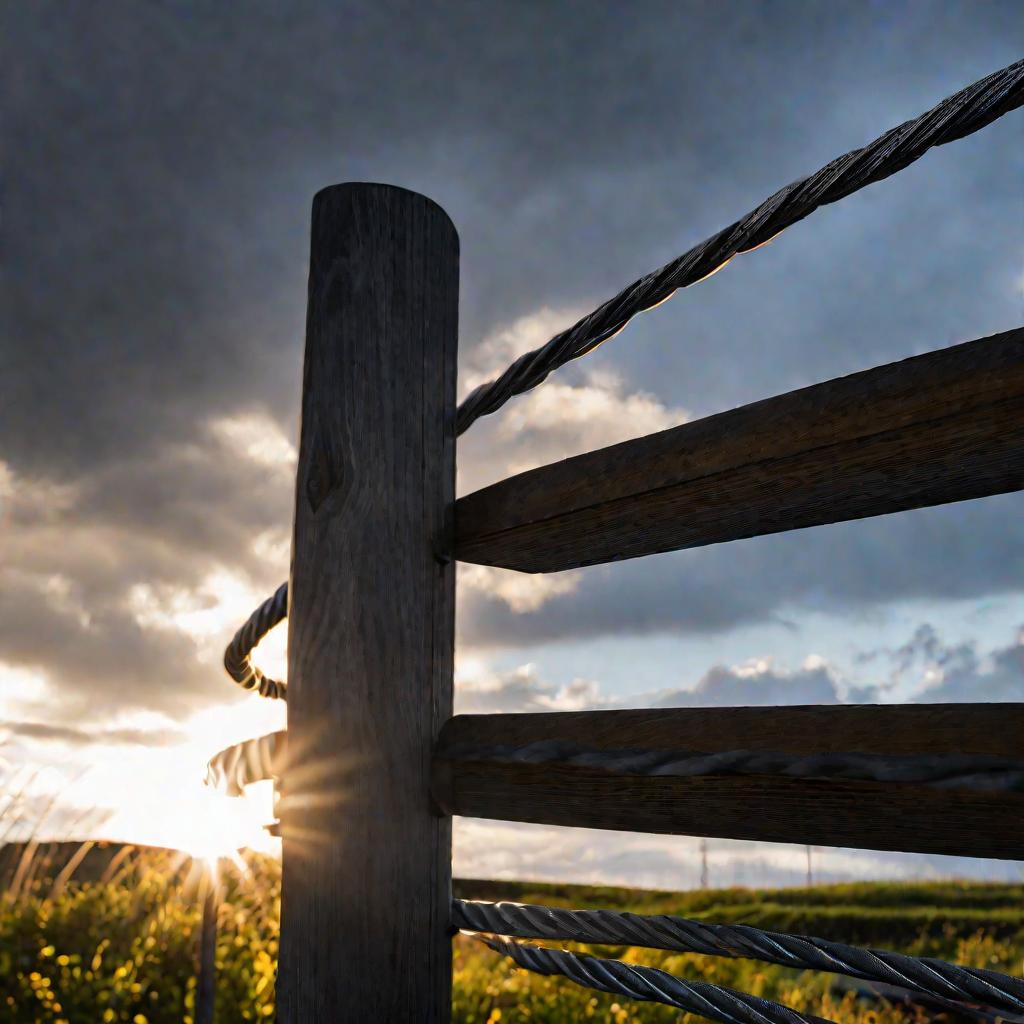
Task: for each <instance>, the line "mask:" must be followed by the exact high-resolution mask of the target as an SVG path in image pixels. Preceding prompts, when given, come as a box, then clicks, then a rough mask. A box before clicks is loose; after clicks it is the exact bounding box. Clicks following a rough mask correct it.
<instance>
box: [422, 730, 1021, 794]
mask: <svg viewBox="0 0 1024 1024" xmlns="http://www.w3.org/2000/svg"><path fill="white" fill-rule="evenodd" d="M438 756H439V757H442V758H444V759H446V760H450V761H491V762H496V763H499V764H531V765H571V766H574V767H579V768H595V769H597V770H599V771H604V772H608V773H610V774H612V775H642V776H650V777H657V776H672V777H681V778H696V777H699V776H709V775H774V776H783V777H785V778H792V779H850V780H855V781H862V782H885V783H914V784H917V785H926V786H933V787H936V788H939V789H972V790H984V791H986V792H1021V791H1024V761H1019V760H1016V761H1015V760H1012V759H1010V758H1003V757H992V756H989V755H985V754H863V753H856V752H851V753H825V754H792V753H786V752H783V751H772V750H768V751H765V750H725V751H721V752H719V753H715V754H708V753H703V752H700V751H690V750H587V749H584V748H582V747H578V746H576V745H575V744H572V743H564V742H562V741H560V740H540V741H538V742H536V743H527V744H524V745H523V746H493V747H473V746H469V745H458V746H453V747H450V748H448V749H446V750H442V751H440V752H439V754H438Z"/></svg>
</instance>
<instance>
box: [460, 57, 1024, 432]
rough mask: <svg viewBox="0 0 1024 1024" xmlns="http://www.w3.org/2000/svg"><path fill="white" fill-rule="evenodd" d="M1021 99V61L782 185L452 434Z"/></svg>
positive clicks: (576, 334) (519, 377) (575, 330)
mask: <svg viewBox="0 0 1024 1024" xmlns="http://www.w3.org/2000/svg"><path fill="white" fill-rule="evenodd" d="M1022 104H1024V61H1018V62H1017V63H1015V64H1011V65H1010V66H1009V67H1006V68H1003V69H1002V70H1001V71H996V72H994V73H993V74H991V75H988V76H987V77H985V78H982V79H981V80H980V81H977V82H975V83H974V84H973V85H969V86H967V88H965V89H961V90H960V92H958V93H955V94H954V95H953V96H950V97H948V98H947V99H944V100H943V101H942V102H941V103H939V104H937V105H936V106H934V107H932V109H931V110H929V111H927V113H924V114H922V115H921V116H920V117H917V118H915V119H913V120H911V121H906V122H904V123H903V124H901V125H898V126H897V127H896V128H891V129H890V130H889V131H887V132H886V133H885V134H884V135H881V136H879V137H878V138H877V139H875V141H874V142H872V143H869V144H868V145H867V146H864V147H863V148H861V149H855V150H852V151H851V152H849V153H847V154H846V155H845V156H840V157H837V158H836V159H835V160H833V161H832V162H831V163H829V164H826V165H825V166H824V167H822V168H821V170H819V171H816V172H815V173H814V174H812V175H810V176H809V177H806V178H802V179H801V180H799V181H795V182H793V183H792V184H790V185H787V186H786V187H785V188H782V189H779V191H778V192H776V193H775V194H774V195H773V196H770V197H769V198H768V199H766V200H765V201H764V202H763V203H762V204H761V205H760V206H759V207H757V209H755V210H753V211H751V212H750V213H748V214H747V215H746V216H745V217H742V218H741V219H740V220H738V221H736V222H735V223H734V224H730V225H729V226H728V227H727V228H723V229H722V230H721V231H719V232H718V234H716V235H712V236H711V237H710V238H707V239H705V240H704V241H703V242H701V243H700V244H699V245H695V246H694V247H693V248H692V249H690V250H689V251H688V252H686V253H684V254H683V255H682V256H680V257H678V259H675V260H673V261H672V262H671V263H667V264H666V265H665V266H663V267H662V268H661V269H660V270H656V271H654V272H653V273H650V274H648V275H647V276H646V277H642V278H640V280H639V281H634V282H633V284H631V285H629V286H628V287H627V288H625V289H623V290H622V291H621V292H619V294H618V295H616V296H614V297H613V298H611V299H609V300H608V301H607V302H605V303H604V304H603V305H601V306H599V307H598V308H597V309H596V310H595V311H594V312H593V313H590V314H588V315H587V316H585V317H583V319H582V320H580V321H578V322H577V323H576V324H574V325H573V326H572V327H570V328H568V329H567V330H564V331H562V332H561V333H560V334H556V335H555V336H554V337H553V338H552V339H551V340H550V341H548V342H547V343H546V344H545V345H543V346H542V347H541V348H538V349H535V350H534V351H532V352H527V353H525V354H524V355H522V356H520V357H519V358H518V359H516V360H515V362H513V363H512V365H511V366H510V367H509V368H508V369H507V370H506V371H505V372H504V373H503V374H501V376H500V377H497V378H496V379H494V380H492V381H489V382H487V383H485V384H481V385H480V386H479V387H478V388H476V390H474V391H473V392H471V393H470V394H469V395H468V396H467V397H466V398H465V399H464V400H463V402H462V404H461V405H460V406H459V409H458V414H457V417H456V430H457V432H458V433H459V434H461V433H463V432H464V431H465V430H467V429H468V428H469V427H470V426H471V425H472V424H473V423H474V422H475V421H476V420H478V419H479V418H480V417H481V416H486V415H488V414H489V413H492V412H495V411H496V410H498V409H500V408H501V406H503V405H504V404H505V403H506V402H507V401H508V400H509V399H510V398H511V397H512V396H513V395H519V394H522V393H523V392H524V391H529V390H530V389H531V388H535V387H537V385H538V384H540V383H541V382H542V381H544V379H545V378H546V377H547V376H548V374H549V373H551V372H552V371H553V370H556V369H557V368H558V367H560V366H562V365H563V364H565V363H567V362H569V361H570V360H572V359H578V358H579V357H580V356H583V355H586V354H587V353H588V352H590V351H592V350H593V349H595V348H597V346H598V345H600V344H601V343H602V342H604V341H607V340H608V339H609V338H611V337H613V336H614V335H615V334H618V332H619V331H621V330H622V329H623V327H625V326H626V324H627V323H628V322H629V321H630V320H631V319H632V318H633V317H634V316H636V314H637V313H641V312H643V311H644V310H647V309H651V308H652V307H654V306H656V305H658V304H659V303H660V302H664V301H665V299H667V298H669V296H671V295H672V294H673V292H675V291H676V290H677V289H679V288H685V287H687V286H688V285H691V284H696V283H697V282H698V281H701V280H703V279H704V278H705V277H708V276H709V275H710V274H712V273H714V272H715V271H716V270H718V269H720V268H721V267H723V266H725V264H726V263H728V262H729V260H731V259H732V258H733V256H736V255H737V254H738V253H742V252H749V251H750V250H751V249H755V248H757V246H759V245H763V244H765V243H766V242H768V241H770V240H771V239H772V238H774V237H775V235H777V234H778V233H779V232H780V231H782V230H784V229H785V228H787V227H790V226H791V225H792V224H796V223H797V221H800V220H803V218H804V217H806V216H808V214H811V213H813V212H814V211H815V210H816V209H818V207H819V206H825V205H827V204H829V203H834V202H836V201H837V200H839V199H842V198H843V197H844V196H848V195H850V194H851V193H853V192H856V191H858V190H859V189H862V188H864V187H865V186H866V185H870V184H873V183H874V182H876V181H881V180H882V179H884V178H887V177H889V176H890V175H892V174H895V173H896V172H897V171H901V170H903V168H904V167H907V166H909V165H910V164H912V163H913V162H914V161H915V160H918V159H919V158H920V157H922V156H923V155H924V154H925V153H926V152H927V151H928V150H929V149H931V148H932V147H933V146H943V145H945V144H946V143H947V142H953V141H955V140H956V139H962V138H964V137H965V136H967V135H971V134H972V133H974V132H976V131H978V130H979V129H980V128H984V127H985V126H986V125H988V124H991V123H992V122H993V121H995V120H997V119H998V118H1000V117H1002V116H1003V114H1006V113H1008V112H1009V111H1011V110H1015V109H1016V108H1017V107H1019V106H1021V105H1022Z"/></svg>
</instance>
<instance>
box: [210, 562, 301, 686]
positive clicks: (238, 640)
mask: <svg viewBox="0 0 1024 1024" xmlns="http://www.w3.org/2000/svg"><path fill="white" fill-rule="evenodd" d="M287 615H288V584H287V582H285V583H282V584H281V586H279V587H278V588H277V590H275V591H274V593H273V595H271V596H270V597H268V598H267V600H266V601H264V602H263V604H261V605H260V606H259V608H257V609H256V611H254V612H253V613H252V615H250V616H249V618H248V619H246V621H245V625H243V626H242V628H241V629H240V630H239V631H238V632H237V633H236V634H235V635H234V636H233V637H232V638H231V643H229V644H228V646H227V650H225V651H224V668H225V670H226V671H227V674H228V675H229V676H231V678H232V679H234V681H235V682H236V683H238V685H239V686H241V687H243V688H244V689H246V690H258V691H259V695H260V696H261V697H270V698H271V699H272V700H287V697H288V684H287V683H283V682H280V681H279V680H277V679H271V678H270V677H269V676H265V675H264V674H263V673H262V672H261V671H260V670H259V669H258V668H257V667H256V666H255V665H254V664H253V663H252V657H251V655H252V652H253V649H254V648H255V647H256V645H257V644H258V643H259V642H260V640H261V639H263V637H265V636H266V635H267V633H269V632H270V631H271V630H272V629H273V628H274V627H275V626H276V625H277V624H278V623H279V622H281V621H282V620H283V619H285V618H286V617H287Z"/></svg>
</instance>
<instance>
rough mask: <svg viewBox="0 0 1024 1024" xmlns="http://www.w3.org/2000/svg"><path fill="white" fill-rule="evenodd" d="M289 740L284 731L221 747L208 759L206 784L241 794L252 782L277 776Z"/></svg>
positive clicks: (228, 792) (232, 793)
mask: <svg viewBox="0 0 1024 1024" xmlns="http://www.w3.org/2000/svg"><path fill="white" fill-rule="evenodd" d="M287 742H288V733H287V732H286V731H284V730H281V731H280V732H272V733H268V734H267V735H266V736H258V737H257V738H256V739H252V740H245V741H244V742H242V743H236V744H235V745H234V746H231V747H228V748H227V749H225V750H222V751H221V752H220V753H219V754H216V755H215V756H214V757H212V758H210V760H209V761H208V762H207V765H206V780H205V781H206V785H208V786H214V787H216V788H217V789H223V790H224V791H225V792H226V793H227V795H228V796H241V795H242V790H243V789H244V788H245V787H246V786H248V785H250V784H251V783H253V782H262V781H263V780H264V779H273V778H277V776H278V774H279V771H280V764H281V760H282V758H283V756H284V751H285V749H286V745H287Z"/></svg>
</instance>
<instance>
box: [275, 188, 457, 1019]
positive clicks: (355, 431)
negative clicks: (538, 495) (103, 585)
mask: <svg viewBox="0 0 1024 1024" xmlns="http://www.w3.org/2000/svg"><path fill="white" fill-rule="evenodd" d="M457 330H458V236H457V234H456V232H455V229H454V227H453V226H452V223H451V221H450V220H449V219H448V217H447V215H446V214H445V213H444V211H443V210H441V209H440V207H438V206H437V205H436V204H434V203H433V202H431V201H430V200H428V199H426V198H425V197H423V196H420V195H417V194H415V193H413V192H407V191H405V190H403V189H398V188H392V187H389V186H386V185H374V184H347V185H336V186H333V187H331V188H327V189H324V190H323V191H322V192H320V193H319V194H318V195H317V196H316V198H315V199H314V201H313V228H312V245H311V254H310V270H309V307H308V313H307V321H306V356H305V369H304V374H303V391H302V429H301V440H300V446H299V466H298V476H297V481H296V497H295V534H294V547H293V551H292V573H291V591H290V606H289V615H288V623H289V635H288V645H289V647H288V649H289V656H288V687H289V689H288V735H289V751H290V753H289V765H288V769H287V772H286V775H285V789H284V794H285V795H284V799H283V800H282V805H283V806H282V814H281V820H282V833H283V837H284V882H283V893H282V928H281V950H280V965H279V976H278V1019H279V1020H280V1021H281V1022H282V1024H316V1022H327V1021H381V1022H383V1021H387V1022H389V1024H399V1022H404V1021H409V1022H412V1021H416V1022H417V1024H422V1022H425V1021H437V1022H442V1021H443V1022H445V1024H447V1022H448V1020H449V1019H450V1002H451V944H450V938H449V935H448V931H447V928H448V916H449V900H450V888H451V832H450V825H449V821H448V820H446V819H444V818H442V817H440V816H438V815H437V814H436V813H435V811H434V809H433V808H432V806H431V803H430V798H429V773H430V752H431V747H432V745H433V742H434V740H435V738H436V736H437V733H438V731H439V729H440V727H441V725H442V724H443V723H444V721H445V720H446V719H447V718H448V717H449V716H450V715H451V707H452V651H453V645H454V567H453V564H452V563H451V561H450V560H449V554H450V550H451V536H450V535H451V527H452V523H451V512H452V505H453V501H454V488H455V374H456V348H457Z"/></svg>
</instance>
